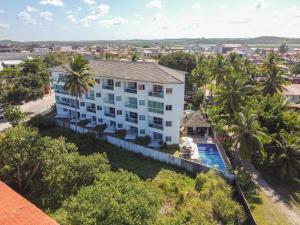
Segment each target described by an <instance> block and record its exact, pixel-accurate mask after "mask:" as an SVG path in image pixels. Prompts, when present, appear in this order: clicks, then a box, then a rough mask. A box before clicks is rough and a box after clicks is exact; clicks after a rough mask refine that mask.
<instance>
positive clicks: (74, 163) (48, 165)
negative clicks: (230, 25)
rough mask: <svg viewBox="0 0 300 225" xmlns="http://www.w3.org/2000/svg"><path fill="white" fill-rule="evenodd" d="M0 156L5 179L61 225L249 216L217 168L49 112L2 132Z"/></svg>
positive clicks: (195, 221) (230, 220) (201, 221)
mask: <svg viewBox="0 0 300 225" xmlns="http://www.w3.org/2000/svg"><path fill="white" fill-rule="evenodd" d="M35 127H37V128H39V129H37V128H35ZM20 146H23V147H22V148H20ZM11 153H14V154H11ZM0 157H1V158H3V159H4V161H3V162H0V168H3V169H1V170H0V177H1V179H2V180H4V181H5V182H6V183H8V184H9V185H10V186H12V187H13V188H14V189H15V190H17V191H18V192H20V193H22V194H23V195H25V196H26V197H27V198H29V199H30V200H31V201H33V202H34V203H35V204H37V206H38V207H40V208H42V209H43V210H44V211H46V212H47V213H48V214H49V215H50V216H52V217H53V218H54V219H56V220H57V221H58V222H59V223H60V224H87V225H89V224H157V225H160V224H161V225H163V224H174V225H175V224H178V225H179V224H191V225H192V224H216V225H217V224H219V223H220V222H222V223H223V224H243V222H244V221H245V218H246V216H245V213H244V211H243V208H242V206H241V205H240V204H239V203H238V202H236V201H235V200H234V199H235V197H234V196H235V193H234V190H233V188H232V187H231V186H230V185H229V184H228V183H227V182H226V181H225V180H224V179H223V178H222V177H220V176H219V175H217V174H215V173H214V172H209V173H207V174H199V175H198V176H197V177H194V176H192V175H190V174H186V173H185V172H183V171H181V170H179V169H177V168H174V167H172V166H169V165H166V164H163V163H160V162H157V161H154V160H151V159H149V158H145V157H142V156H141V155H137V154H134V153H131V152H127V151H125V150H121V149H118V148H116V147H114V146H112V145H109V144H108V143H105V142H101V141H99V140H98V139H96V138H95V136H94V135H92V134H84V135H81V134H76V133H74V132H72V131H70V130H66V129H62V128H58V127H55V126H54V124H53V123H52V121H51V119H49V118H47V117H44V118H43V119H42V118H41V117H40V116H39V117H38V119H36V118H34V119H32V120H31V121H30V122H29V124H27V125H26V124H23V125H22V124H18V125H15V126H14V127H12V128H9V129H8V130H6V131H5V132H4V133H1V134H0ZM18 171H19V172H18Z"/></svg>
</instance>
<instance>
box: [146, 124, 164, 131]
mask: <svg viewBox="0 0 300 225" xmlns="http://www.w3.org/2000/svg"><path fill="white" fill-rule="evenodd" d="M149 127H152V128H155V129H158V130H163V129H164V126H163V125H159V124H155V123H149Z"/></svg>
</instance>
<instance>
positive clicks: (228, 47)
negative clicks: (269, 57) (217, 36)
mask: <svg viewBox="0 0 300 225" xmlns="http://www.w3.org/2000/svg"><path fill="white" fill-rule="evenodd" d="M234 51H236V52H237V53H240V54H245V55H250V54H251V53H252V50H251V48H250V47H249V46H248V45H240V44H217V45H216V46H214V47H213V52H214V53H215V54H227V53H230V52H234Z"/></svg>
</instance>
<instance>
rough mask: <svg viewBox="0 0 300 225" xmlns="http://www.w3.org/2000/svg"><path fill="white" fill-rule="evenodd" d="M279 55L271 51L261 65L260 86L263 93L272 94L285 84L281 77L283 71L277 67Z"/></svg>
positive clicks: (281, 88) (279, 90)
mask: <svg viewBox="0 0 300 225" xmlns="http://www.w3.org/2000/svg"><path fill="white" fill-rule="evenodd" d="M278 63H279V57H278V55H276V54H275V53H274V52H271V53H270V54H269V55H268V57H267V59H266V61H265V62H264V63H263V66H262V73H263V75H264V78H265V79H263V81H262V86H263V94H265V95H268V94H269V95H271V96H273V95H274V94H276V93H279V92H282V91H283V90H284V85H285V84H287V82H286V81H285V79H284V77H283V74H284V73H283V71H282V70H281V69H280V68H279V67H278Z"/></svg>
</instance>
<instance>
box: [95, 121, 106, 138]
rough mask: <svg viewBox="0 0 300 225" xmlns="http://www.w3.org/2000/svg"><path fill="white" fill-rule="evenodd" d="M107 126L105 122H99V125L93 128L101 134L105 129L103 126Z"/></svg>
mask: <svg viewBox="0 0 300 225" xmlns="http://www.w3.org/2000/svg"><path fill="white" fill-rule="evenodd" d="M106 127H107V125H106V123H104V124H100V125H97V126H96V127H95V128H94V130H95V131H97V132H98V133H99V134H100V135H102V134H103V131H104V130H105V128H106Z"/></svg>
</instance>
